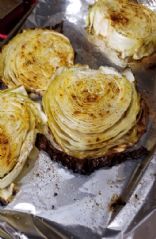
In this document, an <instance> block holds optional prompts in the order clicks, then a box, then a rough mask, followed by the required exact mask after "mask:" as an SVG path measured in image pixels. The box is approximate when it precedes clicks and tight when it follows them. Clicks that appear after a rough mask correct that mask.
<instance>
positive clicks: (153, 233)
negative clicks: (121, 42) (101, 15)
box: [0, 0, 156, 239]
mask: <svg viewBox="0 0 156 239" xmlns="http://www.w3.org/2000/svg"><path fill="white" fill-rule="evenodd" d="M93 2H94V1H93V0H40V1H39V3H38V4H37V6H36V7H35V9H34V11H33V13H32V14H31V15H30V16H29V18H28V20H27V21H26V23H25V26H24V27H25V28H29V27H48V28H52V29H55V30H57V31H59V32H62V33H63V34H65V35H66V36H67V37H69V39H70V41H71V43H72V45H73V47H74V50H75V54H76V62H77V63H81V64H88V65H89V66H90V67H92V68H98V67H99V66H101V65H108V66H113V65H112V64H111V63H110V62H109V61H108V60H107V58H106V57H105V56H104V54H103V53H102V52H100V50H99V49H98V48H97V47H96V46H94V45H93V43H91V42H90V41H89V40H88V37H87V34H86V32H85V19H86V16H87V10H88V5H89V4H92V3H93ZM134 74H135V77H136V81H137V86H138V89H139V90H140V91H141V93H142V95H143V97H144V98H145V100H146V102H147V104H148V106H149V111H150V112H149V115H150V117H149V124H148V130H147V133H146V134H145V136H144V137H143V139H142V142H141V144H142V146H144V147H146V148H147V149H148V150H149V151H150V153H149V154H148V156H144V157H140V159H138V160H132V159H131V160H127V161H125V162H123V163H121V164H119V165H115V166H113V167H112V168H103V169H100V170H97V171H95V172H94V173H92V174H91V175H89V176H85V175H79V174H74V173H73V172H72V171H70V170H68V169H67V168H65V167H63V166H62V165H61V164H59V163H57V162H53V161H51V159H50V157H49V156H48V155H47V154H46V153H45V152H43V151H41V152H39V153H38V152H37V150H34V151H33V152H32V155H31V157H30V159H29V160H28V161H27V163H26V166H25V168H24V170H23V172H22V174H21V175H20V177H19V178H18V179H17V186H18V189H19V190H18V192H17V194H16V196H15V197H14V199H13V201H12V202H11V203H9V204H8V205H7V206H5V207H1V211H0V236H1V238H22V239H26V238H30V239H33V238H49V239H51V238H52V239H53V238H54V239H57V238H58V239H61V238H73V239H74V238H79V239H94V238H97V239H98V238H103V239H104V238H117V239H120V238H127V239H147V238H148V239H154V238H156V227H155V220H156V193H155V191H156V183H155V176H156V152H155V150H154V148H155V144H156V70H155V69H154V68H152V69H148V70H140V71H136V72H134Z"/></svg>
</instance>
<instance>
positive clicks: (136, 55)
mask: <svg viewBox="0 0 156 239" xmlns="http://www.w3.org/2000/svg"><path fill="white" fill-rule="evenodd" d="M155 22H156V14H155V13H154V12H152V11H151V10H150V9H148V8H146V7H145V6H143V5H141V4H137V3H134V2H132V1H126V0H122V1H121V0H120V1H119V0H113V1H110V0H98V1H97V2H96V3H95V4H94V5H92V6H90V9H89V14H88V19H87V27H88V30H89V32H90V33H91V34H92V35H95V36H98V37H99V38H100V39H101V37H102V39H103V41H105V42H106V44H107V46H109V47H110V48H111V49H113V50H115V51H116V52H117V53H118V55H119V56H120V57H121V58H122V59H126V58H129V57H130V58H132V59H134V60H138V59H141V58H143V57H145V56H149V55H151V54H152V53H154V52H155V51H156V24H155Z"/></svg>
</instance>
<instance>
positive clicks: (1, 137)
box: [0, 133, 8, 144]
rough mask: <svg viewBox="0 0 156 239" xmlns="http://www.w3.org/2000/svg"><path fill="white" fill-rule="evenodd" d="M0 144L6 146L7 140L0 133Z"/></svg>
mask: <svg viewBox="0 0 156 239" xmlns="http://www.w3.org/2000/svg"><path fill="white" fill-rule="evenodd" d="M0 144H8V139H7V138H6V136H5V135H4V134H3V133H0Z"/></svg>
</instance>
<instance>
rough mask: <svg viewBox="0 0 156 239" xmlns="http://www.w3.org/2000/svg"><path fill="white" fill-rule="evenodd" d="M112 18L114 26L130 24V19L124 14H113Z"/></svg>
mask: <svg viewBox="0 0 156 239" xmlns="http://www.w3.org/2000/svg"><path fill="white" fill-rule="evenodd" d="M110 18H111V20H112V24H122V25H127V24H128V22H129V19H128V18H127V17H126V16H125V14H124V12H120V13H118V12H112V13H111V15H110Z"/></svg>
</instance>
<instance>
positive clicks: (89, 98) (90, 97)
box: [86, 94, 99, 103]
mask: <svg viewBox="0 0 156 239" xmlns="http://www.w3.org/2000/svg"><path fill="white" fill-rule="evenodd" d="M98 98H99V97H98V95H96V94H88V95H87V97H86V102H88V103H93V102H96V101H97V99H98Z"/></svg>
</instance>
